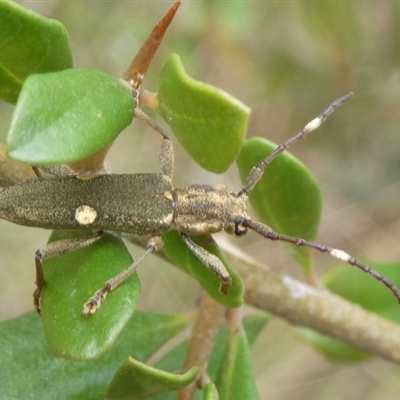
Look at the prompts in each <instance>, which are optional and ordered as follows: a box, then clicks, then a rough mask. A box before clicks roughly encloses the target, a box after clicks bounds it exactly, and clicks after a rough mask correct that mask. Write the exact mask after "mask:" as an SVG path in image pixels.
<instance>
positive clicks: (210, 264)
mask: <svg viewBox="0 0 400 400" xmlns="http://www.w3.org/2000/svg"><path fill="white" fill-rule="evenodd" d="M180 235H181V237H182V239H183V241H184V242H185V243H186V246H187V247H189V249H190V250H191V251H192V252H193V254H194V255H195V256H196V257H197V258H198V259H199V260H200V261H201V262H202V263H203V264H204V265H205V266H206V267H207V268H208V269H209V270H210V271H211V272H212V273H213V274H215V275H217V276H218V277H219V279H220V281H221V284H220V288H219V291H220V292H221V293H223V294H226V293H228V290H229V288H230V286H231V284H232V278H231V277H230V275H229V272H228V271H227V269H226V268H225V265H224V264H223V263H222V261H221V260H220V259H219V258H218V257H217V256H215V255H214V254H211V253H209V252H208V251H207V250H205V249H203V247H201V246H199V245H197V244H196V243H194V242H193V241H192V240H191V239H190V237H189V236H188V235H186V234H185V233H182V232H181V233H180Z"/></svg>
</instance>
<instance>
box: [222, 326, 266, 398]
mask: <svg viewBox="0 0 400 400" xmlns="http://www.w3.org/2000/svg"><path fill="white" fill-rule="evenodd" d="M215 383H216V386H217V388H218V393H219V399H220V400H236V399H237V400H242V399H246V400H252V399H259V396H258V393H257V387H256V382H255V379H254V374H253V371H252V365H251V359H250V350H249V345H248V342H247V338H246V334H245V332H244V330H243V329H242V328H241V327H238V328H237V329H232V331H231V332H230V333H229V337H228V346H227V348H226V351H225V355H224V359H223V361H222V363H221V368H220V370H219V373H218V376H217V380H216V382H215Z"/></svg>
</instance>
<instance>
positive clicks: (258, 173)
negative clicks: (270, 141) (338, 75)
mask: <svg viewBox="0 0 400 400" xmlns="http://www.w3.org/2000/svg"><path fill="white" fill-rule="evenodd" d="M353 96H354V93H353V92H350V93H347V94H346V95H345V96H342V97H339V98H338V99H336V100H335V101H334V102H333V103H331V104H330V105H329V106H328V107H327V108H326V109H325V110H324V111H322V113H321V114H320V115H318V117H316V118H314V119H313V120H312V121H310V122H309V123H308V124H307V125H306V126H305V127H304V128H303V129H302V130H301V131H299V132H297V133H296V134H295V135H293V136H292V137H291V138H289V139H287V140H286V141H284V142H283V143H282V144H280V145H279V146H278V147H277V148H276V149H275V150H274V151H273V152H272V153H271V154H270V155H268V156H267V157H265V158H264V159H263V160H262V161H260V163H259V164H258V165H257V166H255V167H254V168H253V169H252V170H251V171H250V173H249V175H248V177H247V179H246V182H245V184H244V185H243V188H242V190H241V191H240V192H239V193H238V196H243V195H247V194H248V193H250V192H251V191H252V190H253V188H254V186H255V185H256V184H257V182H258V181H259V180H260V179H261V177H262V175H263V173H264V170H265V168H266V167H267V165H268V164H270V163H271V161H273V160H274V159H275V158H276V157H277V156H278V155H279V154H281V153H283V152H284V151H285V150H286V149H287V148H288V147H290V146H291V145H292V144H293V143H295V142H297V141H298V140H300V139H303V137H304V136H306V135H307V134H309V133H310V132H312V131H314V130H316V129H317V128H319V127H320V126H321V124H322V123H323V122H324V121H325V120H326V119H327V118H328V117H329V115H331V114H332V113H333V112H334V111H335V110H336V108H338V107H339V106H341V105H342V104H344V103H346V102H347V101H349V100H350V99H351V98H353Z"/></svg>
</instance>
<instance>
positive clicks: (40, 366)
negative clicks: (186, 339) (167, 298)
mask: <svg viewBox="0 0 400 400" xmlns="http://www.w3.org/2000/svg"><path fill="white" fill-rule="evenodd" d="M189 322H190V318H188V316H180V315H166V314H151V313H144V312H140V311H136V312H135V314H134V315H133V317H132V318H131V319H130V321H129V322H128V324H127V325H126V327H125V329H124V330H123V331H122V333H121V335H120V336H119V337H118V339H117V341H116V342H115V344H114V346H113V348H112V349H111V351H110V352H108V353H107V354H106V355H105V356H104V357H101V358H100V359H97V360H92V361H88V362H74V361H70V360H66V359H63V358H56V357H54V355H53V354H51V353H50V351H49V349H48V345H47V343H46V340H45V337H44V334H43V326H42V321H41V318H40V317H39V316H38V315H37V313H36V312H30V313H27V314H25V315H22V316H20V317H18V318H15V319H12V320H9V321H3V322H1V323H0V347H1V348H2V350H3V351H2V355H1V357H0V370H1V372H2V373H1V374H0V388H1V390H0V391H1V397H3V398H4V399H41V400H54V399H68V400H72V399H74V400H77V399H85V400H98V399H102V398H103V397H104V391H105V390H106V388H107V386H108V384H109V383H110V382H111V380H112V377H113V376H114V374H115V371H116V370H117V369H118V368H119V367H120V366H121V365H122V364H123V363H124V362H125V360H126V358H127V356H128V355H129V354H135V357H136V358H137V359H139V360H141V361H145V360H147V359H148V358H149V357H150V356H151V355H152V354H154V353H155V352H156V351H157V350H158V349H159V348H160V347H162V346H164V345H165V344H166V343H167V342H168V341H169V340H171V339H172V338H173V337H174V336H175V335H176V334H177V333H179V332H181V331H182V330H183V329H184V328H185V327H187V325H188V323H189ZM21 382H23V384H22V383H21ZM71 382H73V384H71Z"/></svg>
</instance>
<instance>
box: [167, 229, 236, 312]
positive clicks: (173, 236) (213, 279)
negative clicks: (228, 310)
mask: <svg viewBox="0 0 400 400" xmlns="http://www.w3.org/2000/svg"><path fill="white" fill-rule="evenodd" d="M163 237H164V239H165V244H164V247H163V250H164V252H165V254H166V255H167V256H168V257H169V258H170V259H171V260H172V262H173V263H174V264H176V265H177V266H178V267H180V268H182V269H183V270H185V271H186V272H187V273H189V274H190V275H191V276H192V277H193V278H195V279H196V280H197V281H198V282H199V283H200V285H201V286H202V287H203V289H204V290H205V291H206V292H207V293H208V294H209V295H210V296H211V297H212V298H213V299H214V300H216V301H218V302H219V303H221V304H223V305H225V306H226V307H232V308H234V307H240V306H241V305H242V304H243V283H242V280H241V279H240V276H239V274H238V273H237V272H236V271H235V270H233V269H232V268H231V267H230V266H229V265H228V263H227V262H226V261H225V260H224V259H223V255H222V253H221V252H220V250H219V248H218V246H217V244H216V243H215V241H214V239H213V238H212V236H211V235H201V236H192V237H191V239H192V240H193V241H194V242H195V243H196V244H198V245H199V246H201V247H203V248H204V249H206V250H207V251H208V252H210V253H212V254H214V255H216V256H217V257H218V258H219V259H220V260H221V261H222V263H223V264H224V265H225V267H226V269H227V270H228V272H229V275H230V276H231V278H232V285H231V287H230V289H229V292H228V293H227V294H223V293H221V292H220V291H219V288H220V279H219V278H218V276H217V275H215V274H214V273H213V272H211V271H210V270H209V269H208V268H207V267H206V266H205V265H204V264H203V263H202V262H201V261H200V260H199V259H198V258H197V257H196V256H195V255H194V254H193V253H192V251H191V250H190V249H189V248H188V247H187V246H186V244H185V243H184V241H183V240H182V238H181V237H180V235H179V233H178V232H176V231H170V232H167V233H165V234H164V235H163Z"/></svg>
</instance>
